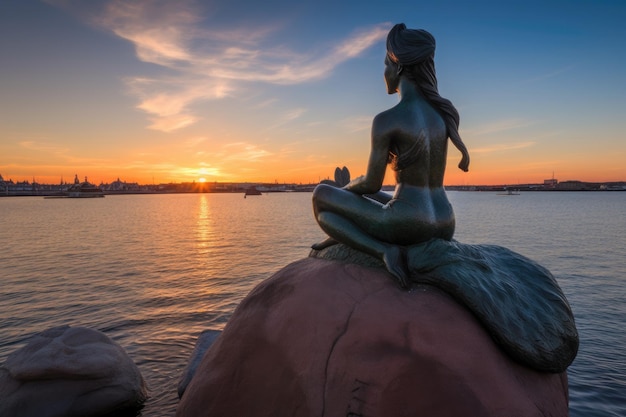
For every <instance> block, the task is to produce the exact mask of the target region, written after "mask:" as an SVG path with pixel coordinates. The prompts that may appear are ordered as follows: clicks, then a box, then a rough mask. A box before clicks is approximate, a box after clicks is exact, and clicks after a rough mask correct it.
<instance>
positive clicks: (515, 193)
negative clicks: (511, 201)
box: [498, 190, 519, 195]
mask: <svg viewBox="0 0 626 417" xmlns="http://www.w3.org/2000/svg"><path fill="white" fill-rule="evenodd" d="M498 195H519V193H518V192H515V190H504V192H503V193H498Z"/></svg>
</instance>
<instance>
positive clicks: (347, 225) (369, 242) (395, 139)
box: [313, 24, 469, 288]
mask: <svg viewBox="0 0 626 417" xmlns="http://www.w3.org/2000/svg"><path fill="white" fill-rule="evenodd" d="M434 54H435V39H434V38H433V36H432V35H431V34H430V33H428V32H426V31H425V30H415V29H407V28H406V26H405V25H404V24H397V25H395V26H394V27H393V28H392V29H391V31H390V32H389V35H388V37H387V54H386V57H385V72H384V76H385V81H386V84H387V92H388V93H389V94H395V93H398V95H399V96H400V102H399V103H398V104H397V105H396V106H394V107H392V108H391V109H389V110H386V111H384V112H382V113H380V114H378V115H377V116H376V117H375V118H374V121H373V123H372V133H371V151H370V156H369V162H368V165H367V172H366V174H365V175H364V176H361V177H359V178H356V179H354V180H352V181H350V182H349V183H348V184H347V185H345V186H343V187H342V188H337V187H334V186H333V185H329V184H320V185H318V186H317V187H316V189H315V192H314V194H313V210H314V213H315V218H316V220H317V222H318V223H319V225H320V227H321V228H322V229H323V230H324V231H325V232H326V233H327V234H328V235H329V238H328V239H327V240H326V241H324V242H320V243H318V244H315V245H313V249H316V250H321V249H323V248H326V247H328V246H330V245H333V244H335V243H343V244H346V245H348V246H350V247H352V248H355V249H357V250H360V251H362V252H365V253H367V254H370V255H372V256H375V257H376V258H378V259H380V260H381V261H383V262H384V264H385V266H386V268H387V270H388V271H389V272H390V273H391V274H392V275H393V276H394V277H395V278H396V279H397V280H398V282H399V283H400V285H401V286H402V287H403V288H408V287H409V285H410V277H409V272H408V268H407V260H406V254H405V247H406V246H408V245H413V244H418V243H422V242H426V241H428V240H431V239H433V238H439V239H444V240H451V239H452V236H453V234H454V225H455V223H454V212H453V210H452V206H451V205H450V203H449V201H448V198H447V196H446V193H445V190H444V188H443V177H444V171H445V167H446V154H447V147H448V146H447V145H448V138H450V139H451V141H452V143H453V144H454V145H455V146H456V147H457V148H458V149H459V151H461V154H462V159H461V162H460V163H459V168H460V169H462V170H463V171H467V170H468V168H469V155H468V152H467V149H466V148H465V145H464V144H463V141H462V140H461V137H460V136H459V133H458V125H459V114H458V112H457V110H456V109H455V108H454V106H453V105H452V103H451V102H450V101H449V100H446V99H444V98H442V97H441V96H440V95H439V93H438V91H437V79H436V76H435V65H434ZM387 164H392V168H393V169H394V171H395V173H396V183H397V185H396V188H395V192H394V194H393V196H389V195H388V194H386V193H384V192H382V191H381V187H382V185H383V180H384V175H385V170H386V167H387Z"/></svg>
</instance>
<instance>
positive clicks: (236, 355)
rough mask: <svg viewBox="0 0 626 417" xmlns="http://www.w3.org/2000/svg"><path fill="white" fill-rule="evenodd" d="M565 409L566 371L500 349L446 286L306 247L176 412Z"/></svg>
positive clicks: (235, 329)
mask: <svg viewBox="0 0 626 417" xmlns="http://www.w3.org/2000/svg"><path fill="white" fill-rule="evenodd" d="M350 415H352V416H359V415H362V416H369V415H371V416H386V417H394V416H418V415H424V416H437V417H445V416H468V415H471V416H475V417H481V416H498V417H500V416H525V417H531V416H567V415H568V393H567V376H566V373H565V372H563V373H560V374H558V373H557V374H555V373H542V372H537V371H534V370H532V369H530V368H527V367H524V366H522V365H520V364H518V363H517V362H514V361H513V360H512V359H510V357H509V356H507V355H505V354H504V353H503V352H502V351H501V350H500V349H499V348H498V347H497V346H496V345H495V344H494V342H493V340H492V339H491V338H490V336H489V334H488V333H487V332H486V331H485V329H484V328H483V327H482V326H481V325H480V323H479V322H478V321H477V320H476V318H475V317H474V316H473V315H472V314H471V313H470V312H469V311H468V310H467V309H466V308H465V307H463V306H461V305H459V304H458V303H457V302H456V301H454V300H453V299H452V298H451V297H450V296H448V295H447V294H445V293H444V292H442V291H440V290H437V289H435V288H434V287H431V286H427V285H421V286H417V287H415V288H414V289H413V290H412V291H410V292H405V291H401V290H399V289H398V288H397V286H396V285H395V283H394V282H393V280H392V279H391V278H390V276H389V275H388V273H387V272H386V271H384V270H381V269H376V268H368V267H364V266H360V265H355V264H349V263H342V262H337V261H329V260H324V259H314V258H307V259H303V260H301V261H298V262H296V263H293V264H291V265H289V266H287V267H285V268H284V269H283V270H281V271H279V272H278V273H277V274H275V275H274V276H273V277H271V278H269V279H268V280H266V281H264V282H263V283H261V284H260V285H259V286H258V287H257V288H255V289H254V290H253V291H252V292H251V293H250V294H249V295H248V296H247V297H246V299H245V300H244V301H243V302H242V303H241V304H240V306H239V307H238V309H237V310H236V311H235V313H234V315H233V316H232V318H231V319H230V321H229V322H228V325H227V326H226V328H225V329H224V332H223V333H222V334H221V336H220V337H219V338H218V339H217V341H216V342H215V343H214V344H213V345H212V346H211V347H210V348H209V350H208V351H207V353H206V355H205V356H204V358H203V361H202V363H201V364H200V366H199V368H198V371H197V372H196V374H195V376H194V378H193V380H192V381H191V383H190V384H189V386H188V388H187V390H186V392H185V395H184V397H183V399H182V400H181V403H180V405H179V408H178V410H177V416H181V417H183V416H184V417H190V416H238V417H245V416H255V417H257V416H272V417H277V416H290V417H291V416H302V417H308V416H350Z"/></svg>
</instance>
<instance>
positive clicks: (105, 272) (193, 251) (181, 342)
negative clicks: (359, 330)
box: [0, 192, 626, 417]
mask: <svg viewBox="0 0 626 417" xmlns="http://www.w3.org/2000/svg"><path fill="white" fill-rule="evenodd" d="M449 197H450V200H451V201H452V204H453V206H454V208H455V211H456V215H457V231H456V235H455V238H456V239H458V240H459V241H462V242H464V243H489V244H497V245H502V246H506V247H509V248H510V249H512V250H515V251H517V252H519V253H521V254H523V255H525V256H528V257H530V258H532V259H534V260H536V261H538V262H539V263H541V264H543V265H544V266H546V267H547V268H548V269H550V270H551V271H552V273H553V274H554V275H555V277H556V278H557V280H558V281H559V283H560V285H561V287H562V288H563V291H564V292H565V294H566V296H567V297H568V299H569V301H570V304H571V305H572V309H573V311H574V315H575V317H576V323H577V327H578V330H579V333H580V336H581V345H580V351H579V354H578V357H577V358H576V360H575V361H574V363H573V364H572V366H571V367H570V368H569V370H568V374H569V383H570V409H571V410H570V414H571V416H573V417H582V416H585V417H589V416H592V417H593V416H624V415H626V396H625V394H624V393H625V392H626V347H625V342H626V340H625V338H624V336H623V334H624V333H623V330H622V327H623V324H624V323H626V281H625V280H626V261H625V260H624V255H623V254H624V253H626V234H625V233H624V230H626V211H625V210H624V207H626V193H618V192H614V193H611V192H597V193H556V192H550V193H547V192H545V193H541V192H537V193H522V195H520V196H498V195H496V194H495V193H475V192H450V193H449ZM310 199H311V194H309V193H280V194H267V195H263V196H260V197H249V198H247V199H244V198H243V196H242V194H182V195H128V196H107V197H106V198H104V199H84V200H81V199H48V200H46V199H43V198H41V197H22V198H0V242H1V243H2V245H1V247H0V362H3V361H4V360H5V359H6V356H7V355H8V354H9V353H11V352H12V351H14V350H15V349H17V348H19V347H20V346H23V345H24V343H25V342H26V341H27V339H28V338H29V337H30V336H31V335H32V334H34V333H37V332H39V331H42V330H45V329H47V328H50V327H53V326H58V325H63V324H69V325H73V326H87V327H92V328H95V329H98V330H101V331H103V332H105V333H106V334H107V335H109V336H110V337H111V338H113V339H114V340H116V341H117V342H118V343H120V344H121V345H122V346H123V347H124V348H125V349H126V351H127V352H128V354H129V355H130V356H131V358H133V360H134V361H135V362H136V363H137V365H138V366H139V368H140V370H141V372H142V374H143V376H144V378H145V379H146V381H147V383H148V386H149V391H150V399H149V400H148V401H147V403H146V405H145V408H144V409H143V411H142V416H146V417H147V416H150V417H152V416H157V417H161V416H162V417H165V416H172V415H173V414H174V412H175V409H176V405H177V403H178V398H177V395H176V386H177V384H178V380H179V378H180V376H181V373H182V371H183V369H184V367H185V365H186V363H187V360H188V358H189V355H190V353H191V351H192V349H193V346H194V343H195V340H196V338H197V336H198V334H199V333H200V332H201V331H203V330H205V329H209V328H211V329H222V328H223V327H224V325H225V323H226V322H227V320H228V318H229V317H230V315H231V314H232V312H233V310H234V309H235V307H236V306H237V305H238V304H239V302H240V301H241V299H242V298H243V297H244V296H245V295H246V294H247V293H248V292H249V291H250V290H251V289H252V288H253V287H254V286H255V285H256V284H257V283H259V282H260V281H261V280H263V279H265V278H267V277H268V276H270V275H271V274H272V273H273V272H275V271H277V270H279V269H280V268H282V267H283V266H285V265H287V264H288V263H290V262H293V261H296V260H298V259H301V258H303V257H305V256H307V254H308V252H309V249H308V248H309V246H310V244H311V243H313V242H316V241H318V240H321V239H323V237H324V235H323V233H322V232H321V231H320V230H319V228H318V227H317V225H316V224H315V221H314V220H313V216H312V213H311V201H310Z"/></svg>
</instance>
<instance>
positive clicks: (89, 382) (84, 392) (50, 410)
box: [0, 326, 147, 417]
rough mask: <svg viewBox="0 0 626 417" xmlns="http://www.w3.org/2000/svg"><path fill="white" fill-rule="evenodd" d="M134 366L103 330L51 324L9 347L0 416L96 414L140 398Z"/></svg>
mask: <svg viewBox="0 0 626 417" xmlns="http://www.w3.org/2000/svg"><path fill="white" fill-rule="evenodd" d="M146 397H147V394H146V387H145V383H144V380H143V378H142V376H141V374H140V372H139V369H138V368H137V366H136V365H135V364H134V363H133V361H132V360H131V359H130V357H129V356H128V355H127V354H126V352H125V351H124V349H122V347H120V346H119V345H118V344H117V343H115V342H114V341H112V340H111V339H109V338H108V337H107V336H106V335H105V334H103V333H101V332H99V331H97V330H92V329H88V328H84V327H69V326H62V327H55V328H52V329H49V330H46V331H44V332H42V333H40V334H38V335H36V336H35V337H33V338H32V340H31V341H30V342H29V343H28V344H27V345H26V346H24V347H23V348H21V349H19V350H17V351H15V352H13V353H12V354H11V355H9V357H8V358H7V360H6V362H5V364H4V365H3V366H2V367H0V416H3V417H13V416H15V417H18V416H19V417H23V416H37V417H56V416H64V417H66V416H83V417H84V416H102V415H108V414H111V413H116V412H122V411H123V410H129V409H136V408H138V407H139V406H140V405H141V404H142V403H143V401H144V400H145V399H146Z"/></svg>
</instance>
